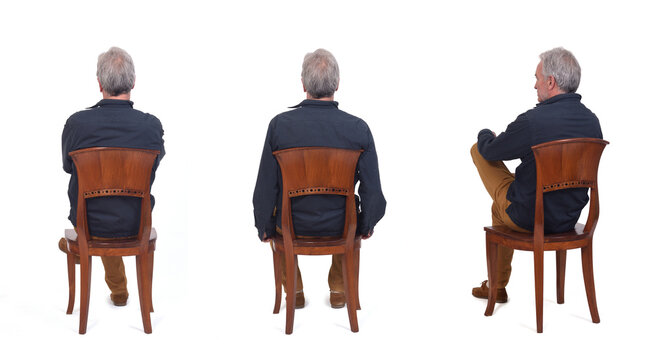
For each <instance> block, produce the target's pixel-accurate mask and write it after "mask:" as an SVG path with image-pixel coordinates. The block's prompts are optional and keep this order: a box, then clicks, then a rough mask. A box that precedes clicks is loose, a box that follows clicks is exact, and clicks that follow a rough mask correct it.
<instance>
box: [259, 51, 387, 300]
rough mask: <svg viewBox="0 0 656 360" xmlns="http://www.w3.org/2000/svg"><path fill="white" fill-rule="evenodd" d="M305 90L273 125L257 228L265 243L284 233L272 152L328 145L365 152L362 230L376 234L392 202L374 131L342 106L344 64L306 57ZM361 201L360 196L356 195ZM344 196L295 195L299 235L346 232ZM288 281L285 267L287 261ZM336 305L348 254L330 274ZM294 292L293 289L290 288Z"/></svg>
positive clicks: (360, 173) (299, 293) (359, 174)
mask: <svg viewBox="0 0 656 360" xmlns="http://www.w3.org/2000/svg"><path fill="white" fill-rule="evenodd" d="M301 78H302V83H303V91H305V92H306V93H307V99H306V100H303V101H302V102H301V103H300V104H298V105H296V106H293V108H294V110H291V111H288V112H284V113H282V114H279V115H278V116H276V117H275V118H273V120H271V123H269V130H268V131H267V135H266V140H265V141H264V150H263V151H262V159H261V161H260V170H259V173H258V176H257V184H256V185H255V192H254V194H253V207H254V213H255V226H256V227H257V230H258V235H259V237H260V239H261V240H262V241H269V240H271V238H272V236H273V235H274V232H276V231H278V232H280V221H281V219H280V216H277V213H279V211H278V212H277V211H276V210H277V209H281V207H282V196H281V190H282V179H281V175H280V168H279V167H278V163H277V162H276V159H275V157H274V156H273V154H272V152H273V151H276V150H281V149H287V148H294V147H303V146H326V147H336V148H344V149H354V150H360V149H362V150H364V152H363V153H362V155H361V156H360V160H359V162H358V166H357V169H356V174H355V181H356V183H357V182H358V181H360V185H359V187H358V193H359V195H360V198H359V203H360V204H359V210H361V211H360V213H359V214H358V232H357V233H358V234H361V235H362V237H363V239H367V238H369V237H371V235H372V234H373V232H374V226H375V225H376V223H377V222H378V221H379V220H380V219H381V218H382V217H383V215H384V214H385V205H386V201H385V198H384V197H383V192H382V190H381V186H380V177H379V175H378V157H377V155H376V147H375V145H374V139H373V136H372V135H371V131H370V130H369V127H368V126H367V124H366V123H365V122H364V121H363V120H362V119H359V118H357V117H355V116H353V115H350V114H347V113H345V112H344V111H341V110H339V109H338V108H337V102H336V101H334V100H333V99H334V93H335V91H336V90H337V88H338V86H339V67H338V66H337V60H335V58H334V57H333V55H332V54H331V53H330V52H328V51H326V50H323V49H318V50H316V51H315V52H313V53H309V54H307V55H306V56H305V60H304V61H303V70H302V73H301ZM356 199H357V196H356ZM344 206H345V204H344V198H343V197H341V196H334V195H309V196H303V197H298V198H295V199H294V200H293V202H292V216H293V218H294V228H295V231H296V234H297V235H299V236H303V235H305V236H334V235H341V233H342V229H343V227H344V210H345V209H344ZM282 268H283V274H282V276H283V285H284V284H286V282H285V276H286V274H285V266H284V265H283V267H282ZM297 274H298V275H297V276H298V278H297V289H296V307H298V308H302V307H303V306H304V304H305V297H304V296H303V282H302V280H301V273H300V271H298V269H297ZM328 285H329V287H330V304H331V306H332V307H333V308H340V307H343V306H344V304H345V301H346V298H345V295H344V279H343V276H342V255H335V256H333V262H332V266H331V267H330V272H329V274H328ZM287 291H294V290H293V289H291V290H290V289H285V292H287Z"/></svg>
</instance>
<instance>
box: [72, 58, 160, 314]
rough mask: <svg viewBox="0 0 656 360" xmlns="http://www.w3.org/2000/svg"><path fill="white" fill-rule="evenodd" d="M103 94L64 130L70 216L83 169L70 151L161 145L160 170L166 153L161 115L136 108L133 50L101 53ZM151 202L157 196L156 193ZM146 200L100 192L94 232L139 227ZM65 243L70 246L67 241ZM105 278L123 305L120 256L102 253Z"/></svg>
mask: <svg viewBox="0 0 656 360" xmlns="http://www.w3.org/2000/svg"><path fill="white" fill-rule="evenodd" d="M96 76H97V77H98V84H99V86H100V92H101V93H102V100H100V102H98V103H97V104H96V105H94V106H92V107H90V108H88V109H86V110H83V111H80V112H77V113H75V114H73V115H71V117H69V118H68V121H66V125H65V126H64V131H63V133H62V156H63V161H64V171H66V172H67V173H69V174H71V180H70V182H69V185H68V198H69V200H70V204H71V210H70V214H69V216H68V219H69V220H70V221H71V223H73V226H75V225H76V221H77V189H78V188H77V185H78V183H77V175H76V170H75V166H74V164H73V159H72V158H71V157H70V156H69V155H68V153H69V152H71V151H74V150H79V149H84V148H90V147H98V146H106V147H124V148H135V149H149V150H159V151H160V154H159V155H158V157H157V159H155V163H154V165H153V172H152V176H151V185H152V182H153V181H154V180H155V170H156V169H157V167H158V165H159V162H160V160H161V159H162V157H163V156H164V139H163V138H162V136H163V135H164V130H162V124H161V123H160V121H159V119H157V118H156V117H155V116H153V115H150V114H147V113H143V112H141V111H139V110H135V109H133V108H132V104H133V103H132V101H130V92H131V91H132V89H133V88H134V82H135V72H134V64H133V62H132V58H131V57H130V55H129V54H128V53H127V52H125V50H123V49H120V48H117V47H112V48H110V49H109V50H108V51H107V52H104V53H102V54H100V56H98V68H97V72H96ZM151 204H152V206H155V198H154V197H152V195H151ZM140 210H141V204H140V200H139V199H138V198H132V197H99V198H93V199H88V200H87V217H88V225H89V232H90V233H91V236H92V238H112V239H114V238H124V237H131V236H135V235H137V233H138V227H139V214H140ZM59 248H60V249H61V250H62V251H64V252H67V249H66V241H65V239H63V238H62V239H61V240H60V241H59ZM101 258H102V262H103V265H104V267H105V281H106V282H107V286H109V289H110V290H111V295H110V298H111V300H112V302H113V303H114V305H116V306H123V305H125V304H126V303H127V300H128V289H127V279H126V277H125V266H124V265H123V259H122V257H120V256H102V257H101Z"/></svg>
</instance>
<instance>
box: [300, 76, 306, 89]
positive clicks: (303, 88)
mask: <svg viewBox="0 0 656 360" xmlns="http://www.w3.org/2000/svg"><path fill="white" fill-rule="evenodd" d="M301 85H302V86H303V92H307V90H306V89H305V84H304V83H303V78H301Z"/></svg>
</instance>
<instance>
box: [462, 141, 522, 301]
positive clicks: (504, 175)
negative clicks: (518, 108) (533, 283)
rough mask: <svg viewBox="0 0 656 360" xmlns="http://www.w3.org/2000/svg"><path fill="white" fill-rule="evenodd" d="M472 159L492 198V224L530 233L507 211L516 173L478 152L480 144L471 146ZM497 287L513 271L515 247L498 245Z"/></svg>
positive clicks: (501, 285)
mask: <svg viewBox="0 0 656 360" xmlns="http://www.w3.org/2000/svg"><path fill="white" fill-rule="evenodd" d="M471 156H472V160H474V165H476V169H477V170H478V174H479V175H480V176H481V180H482V181H483V185H484V186H485V189H486V190H487V192H488V194H490V197H491V198H492V225H494V226H496V225H505V226H507V227H509V228H511V229H512V230H514V231H518V232H524V233H528V232H530V231H528V230H526V229H523V228H521V227H519V226H517V225H516V224H515V223H514V222H513V221H512V220H511V219H510V216H508V214H507V213H506V209H507V208H508V206H510V201H508V199H507V198H506V194H508V188H509V187H510V184H511V183H512V182H513V181H515V175H514V174H513V173H511V172H510V171H508V168H507V167H506V165H504V164H503V161H488V160H485V159H484V158H483V156H482V155H481V153H479V152H478V144H474V146H472V148H471ZM498 249H499V250H498V257H497V259H498V260H497V261H498V267H497V279H498V282H497V287H498V288H500V289H501V288H505V287H506V285H508V281H509V280H510V273H511V271H512V266H511V263H512V257H513V249H510V248H507V247H505V246H502V245H499V246H498Z"/></svg>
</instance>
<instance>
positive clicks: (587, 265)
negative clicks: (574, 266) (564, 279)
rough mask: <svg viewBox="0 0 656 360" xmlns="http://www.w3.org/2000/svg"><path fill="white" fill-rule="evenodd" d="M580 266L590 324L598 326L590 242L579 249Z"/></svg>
mask: <svg viewBox="0 0 656 360" xmlns="http://www.w3.org/2000/svg"><path fill="white" fill-rule="evenodd" d="M581 264H582V265H583V281H584V282H585V294H586V295H587V297H588V307H589V308H590V315H591V316H592V322H593V323H595V324H598V323H599V322H600V321H601V320H600V319H599V310H598V309H597V296H596V294H595V285H594V271H593V269H592V242H591V243H590V245H588V246H584V247H582V248H581Z"/></svg>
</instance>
